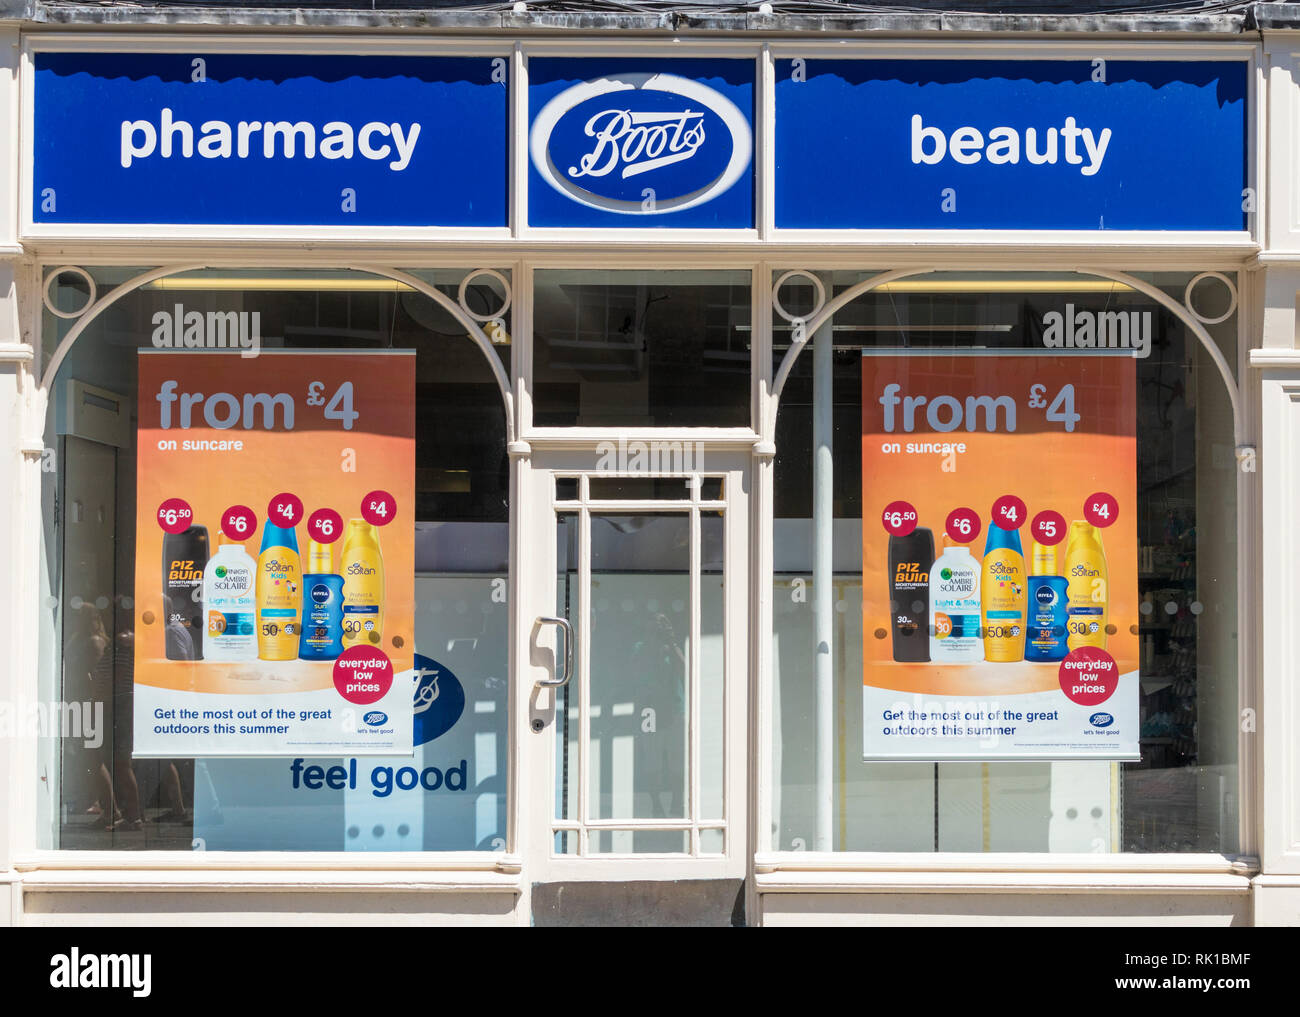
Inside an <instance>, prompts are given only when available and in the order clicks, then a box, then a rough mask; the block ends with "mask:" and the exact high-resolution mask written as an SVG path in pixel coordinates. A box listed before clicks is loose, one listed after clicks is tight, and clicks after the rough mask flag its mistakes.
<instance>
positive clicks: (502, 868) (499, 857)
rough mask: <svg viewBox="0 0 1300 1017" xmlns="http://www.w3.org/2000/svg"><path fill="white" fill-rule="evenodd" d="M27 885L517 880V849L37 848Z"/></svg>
mask: <svg viewBox="0 0 1300 1017" xmlns="http://www.w3.org/2000/svg"><path fill="white" fill-rule="evenodd" d="M13 867H14V869H15V870H16V871H17V872H18V874H19V877H20V879H21V881H22V883H23V885H24V886H27V887H33V886H40V887H41V888H43V889H82V888H84V886H83V885H78V883H79V882H80V883H81V884H84V885H87V886H88V885H93V886H95V887H105V886H112V887H114V888H125V887H126V886H128V885H129V886H131V887H134V886H137V885H139V886H146V887H153V888H155V889H156V888H158V887H159V886H160V885H161V886H162V887H163V888H165V889H171V888H176V889H181V888H185V887H187V886H190V885H193V886H207V887H209V888H220V887H221V886H222V885H223V883H228V884H230V885H231V886H232V888H234V887H235V886H236V885H237V886H239V887H249V886H258V887H260V886H265V887H272V886H289V887H293V888H301V887H303V886H304V885H307V884H320V885H321V886H323V887H326V888H332V889H352V888H355V889H377V888H384V887H390V886H391V887H400V888H402V889H423V888H433V887H444V886H446V887H455V888H462V889H476V888H481V889H485V890H492V889H503V888H509V887H515V888H517V887H518V886H519V873H520V871H521V869H522V863H521V861H520V858H519V856H518V855H512V854H505V853H502V852H499V851H491V852H489V851H474V852H447V853H445V854H431V853H422V852H400V853H397V852H394V853H361V852H357V853H345V852H338V853H324V852H319V853H318V852H312V853H299V852H278V851H276V852H271V851H267V852H235V851H195V852H177V851H139V852H135V851H132V852H125V851H38V852H34V853H33V854H31V855H27V856H24V857H21V858H19V859H17V860H16V861H15V862H14V866H13Z"/></svg>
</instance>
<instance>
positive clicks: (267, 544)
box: [257, 522, 302, 660]
mask: <svg viewBox="0 0 1300 1017" xmlns="http://www.w3.org/2000/svg"><path fill="white" fill-rule="evenodd" d="M301 624H302V563H301V561H300V560H299V558H298V536H297V534H296V533H295V532H294V529H293V527H292V526H290V527H283V526H276V525H275V524H274V523H270V522H268V523H267V524H266V526H265V527H264V528H263V530H262V550H261V552H260V553H259V554H258V556H257V656H258V659H259V660H295V659H296V658H297V656H298V633H299V628H300V626H301Z"/></svg>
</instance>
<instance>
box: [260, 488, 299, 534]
mask: <svg viewBox="0 0 1300 1017" xmlns="http://www.w3.org/2000/svg"><path fill="white" fill-rule="evenodd" d="M266 518H267V519H269V520H270V521H271V523H272V524H273V525H275V526H283V527H284V528H285V529H286V530H288V529H291V528H292V527H294V526H297V525H298V524H299V523H300V522H302V499H301V498H299V497H298V496H297V495H296V494H290V493H289V492H288V491H285V492H283V493H281V494H277V495H276V496H275V497H274V498H272V499H271V501H270V504H268V505H267V506H266Z"/></svg>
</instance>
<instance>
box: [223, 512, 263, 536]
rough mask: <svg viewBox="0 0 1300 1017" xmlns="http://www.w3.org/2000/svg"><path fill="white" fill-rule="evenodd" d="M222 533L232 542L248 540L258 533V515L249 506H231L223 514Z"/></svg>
mask: <svg viewBox="0 0 1300 1017" xmlns="http://www.w3.org/2000/svg"><path fill="white" fill-rule="evenodd" d="M221 532H222V533H224V534H225V535H226V536H227V537H229V538H230V539H231V540H247V539H248V538H249V537H251V536H252V535H253V534H254V533H256V532H257V513H256V512H254V511H253V510H252V509H251V508H249V507H248V506H247V505H231V506H230V508H228V509H226V511H224V512H222V513H221Z"/></svg>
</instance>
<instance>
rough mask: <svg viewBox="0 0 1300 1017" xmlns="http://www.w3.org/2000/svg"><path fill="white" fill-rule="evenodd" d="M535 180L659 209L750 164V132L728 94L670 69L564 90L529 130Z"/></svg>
mask: <svg viewBox="0 0 1300 1017" xmlns="http://www.w3.org/2000/svg"><path fill="white" fill-rule="evenodd" d="M528 147H529V151H530V153H531V155H532V160H533V165H534V166H535V167H536V168H537V172H538V173H540V174H541V176H542V178H543V179H544V180H545V181H546V182H547V183H548V184H550V186H551V187H553V188H555V189H556V190H557V191H559V192H561V193H562V194H565V195H567V196H568V197H570V198H572V199H573V200H574V201H577V202H580V203H581V204H583V205H587V206H589V207H591V208H599V209H603V210H604V211H607V212H621V213H625V214H627V215H662V214H663V213H665V212H675V211H679V210H681V209H684V208H692V207H694V206H695V205H702V204H704V203H705V202H706V201H709V200H711V199H713V198H715V197H717V196H718V195H720V194H722V193H724V192H725V191H726V190H727V189H728V188H730V187H731V186H732V185H733V184H734V183H736V181H737V180H739V179H740V178H741V176H742V175H743V174H744V172H745V170H746V169H748V168H749V164H750V160H751V158H752V153H753V133H752V132H751V131H750V128H749V123H748V121H747V120H746V119H745V115H744V114H743V113H742V112H741V111H740V108H739V107H738V106H736V104H735V103H733V102H732V101H731V100H730V99H728V98H727V97H726V96H724V95H722V94H721V93H719V92H716V91H714V90H713V89H712V88H709V87H708V86H707V85H703V84H701V83H700V82H698V81H692V80H690V79H689V78H683V77H679V76H678V75H675V74H649V73H636V74H623V75H619V76H617V77H607V78H596V79H594V80H592V81H584V82H582V83H580V84H577V85H574V86H572V87H571V88H566V89H565V90H564V91H563V92H561V93H560V94H559V95H557V96H556V97H555V98H554V99H552V100H551V101H550V102H548V103H547V104H546V105H545V106H543V107H542V109H541V111H540V112H539V113H538V114H537V118H536V119H535V120H534V121H533V127H532V130H531V131H530V132H529V142H528Z"/></svg>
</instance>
